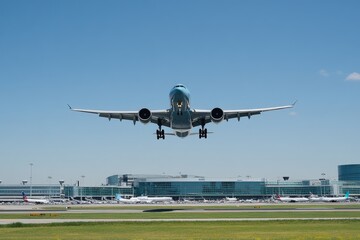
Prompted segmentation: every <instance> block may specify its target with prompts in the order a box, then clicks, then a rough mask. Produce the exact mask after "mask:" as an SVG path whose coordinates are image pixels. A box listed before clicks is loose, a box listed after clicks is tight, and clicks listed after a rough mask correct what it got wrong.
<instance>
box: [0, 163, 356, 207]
mask: <svg viewBox="0 0 360 240" xmlns="http://www.w3.org/2000/svg"><path fill="white" fill-rule="evenodd" d="M338 170H339V171H338V178H339V179H338V180H329V179H325V178H321V179H312V180H298V181H294V180H291V179H289V178H288V177H284V178H282V179H278V180H275V181H271V180H267V179H250V178H246V179H241V178H221V179H219V178H216V179H215V178H206V177H202V176H190V175H179V176H170V175H144V174H117V175H112V176H109V177H107V179H106V185H102V186H80V185H79V184H75V185H66V184H64V182H61V181H60V182H59V184H52V185H31V186H30V185H29V184H25V183H23V184H19V185H6V184H0V199H2V200H3V201H4V200H7V201H11V200H14V199H18V200H19V199H20V200H21V192H22V191H23V192H25V193H26V194H27V195H29V196H33V197H40V196H42V197H44V196H45V197H49V198H52V199H54V198H59V199H99V200H111V199H114V197H115V195H116V194H121V195H123V196H124V197H131V196H142V195H144V196H158V197H160V196H167V197H173V199H174V200H182V199H193V200H201V199H223V198H225V197H236V198H239V199H267V198H270V197H272V196H273V195H277V194H280V195H285V196H290V197H292V196H309V195H310V194H316V195H319V196H324V195H326V196H337V195H343V194H345V193H346V192H350V194H351V196H354V197H360V164H351V165H340V166H338Z"/></svg>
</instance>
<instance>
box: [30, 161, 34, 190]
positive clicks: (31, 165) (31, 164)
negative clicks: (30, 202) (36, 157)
mask: <svg viewBox="0 0 360 240" xmlns="http://www.w3.org/2000/svg"><path fill="white" fill-rule="evenodd" d="M33 165H34V164H33V163H30V197H31V196H32V167H33Z"/></svg>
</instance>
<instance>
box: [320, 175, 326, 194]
mask: <svg viewBox="0 0 360 240" xmlns="http://www.w3.org/2000/svg"><path fill="white" fill-rule="evenodd" d="M325 175H326V174H325V173H322V174H321V176H322V180H323V183H324V196H325V195H326V188H325V184H326V181H325Z"/></svg>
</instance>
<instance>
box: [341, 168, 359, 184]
mask: <svg viewBox="0 0 360 240" xmlns="http://www.w3.org/2000/svg"><path fill="white" fill-rule="evenodd" d="M338 177H339V181H360V164H348V165H339V166H338Z"/></svg>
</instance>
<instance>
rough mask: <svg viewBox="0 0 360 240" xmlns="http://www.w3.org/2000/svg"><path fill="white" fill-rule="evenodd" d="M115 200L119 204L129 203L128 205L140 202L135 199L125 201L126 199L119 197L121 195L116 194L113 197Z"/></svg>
mask: <svg viewBox="0 0 360 240" xmlns="http://www.w3.org/2000/svg"><path fill="white" fill-rule="evenodd" d="M115 200H116V201H118V202H120V203H130V204H135V203H140V200H139V199H137V198H135V197H132V198H130V199H127V198H123V197H121V194H116V195H115Z"/></svg>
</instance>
